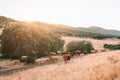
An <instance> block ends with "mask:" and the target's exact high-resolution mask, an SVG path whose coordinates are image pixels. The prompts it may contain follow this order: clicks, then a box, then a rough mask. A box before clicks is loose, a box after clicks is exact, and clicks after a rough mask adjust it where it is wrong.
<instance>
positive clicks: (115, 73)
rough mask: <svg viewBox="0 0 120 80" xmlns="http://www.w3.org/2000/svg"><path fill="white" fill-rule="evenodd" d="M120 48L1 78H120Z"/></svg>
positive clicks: (15, 79) (48, 79) (70, 79)
mask: <svg viewBox="0 0 120 80" xmlns="http://www.w3.org/2000/svg"><path fill="white" fill-rule="evenodd" d="M119 53H120V50H118V51H111V52H104V53H98V54H90V55H86V56H83V57H77V58H74V59H72V61H71V62H69V63H67V64H64V63H63V62H59V63H55V64H49V65H44V66H39V67H34V68H31V69H29V70H25V71H21V72H17V73H14V74H11V75H9V76H0V80H13V79H14V80H120V54H119Z"/></svg>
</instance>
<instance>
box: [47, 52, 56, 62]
mask: <svg viewBox="0 0 120 80" xmlns="http://www.w3.org/2000/svg"><path fill="white" fill-rule="evenodd" d="M49 59H50V61H55V60H58V57H57V54H56V52H50V53H49Z"/></svg>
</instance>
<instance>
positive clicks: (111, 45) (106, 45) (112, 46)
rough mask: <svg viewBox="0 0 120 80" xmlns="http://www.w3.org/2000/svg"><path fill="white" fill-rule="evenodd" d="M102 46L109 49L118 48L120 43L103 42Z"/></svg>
mask: <svg viewBox="0 0 120 80" xmlns="http://www.w3.org/2000/svg"><path fill="white" fill-rule="evenodd" d="M104 48H107V49H110V50H119V49H120V44H104Z"/></svg>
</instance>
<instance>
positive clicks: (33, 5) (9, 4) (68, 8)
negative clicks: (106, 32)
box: [0, 0, 120, 30]
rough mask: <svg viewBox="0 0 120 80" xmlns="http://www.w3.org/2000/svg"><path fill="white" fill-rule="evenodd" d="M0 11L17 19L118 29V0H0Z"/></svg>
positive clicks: (119, 28) (119, 2)
mask: <svg viewBox="0 0 120 80" xmlns="http://www.w3.org/2000/svg"><path fill="white" fill-rule="evenodd" d="M0 15H2V16H7V17H10V18H14V19H17V20H27V21H34V20H35V21H42V22H47V23H57V24H65V25H71V26H77V27H78V26H81V27H89V26H99V27H103V28H107V29H116V30H120V0H0Z"/></svg>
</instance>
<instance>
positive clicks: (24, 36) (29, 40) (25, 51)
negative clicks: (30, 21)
mask: <svg viewBox="0 0 120 80" xmlns="http://www.w3.org/2000/svg"><path fill="white" fill-rule="evenodd" d="M0 39H1V51H2V53H3V54H4V55H5V56H7V57H8V58H15V59H20V58H21V56H29V57H32V58H36V57H43V56H47V55H48V53H49V52H50V51H55V52H57V51H58V50H61V49H62V48H63V45H64V41H62V40H61V39H60V36H58V35H55V34H53V33H51V32H48V31H44V30H41V28H40V27H38V26H34V27H32V26H30V25H24V24H16V25H14V26H11V27H6V28H5V29H4V30H3V33H2V35H1V37H0Z"/></svg>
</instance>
